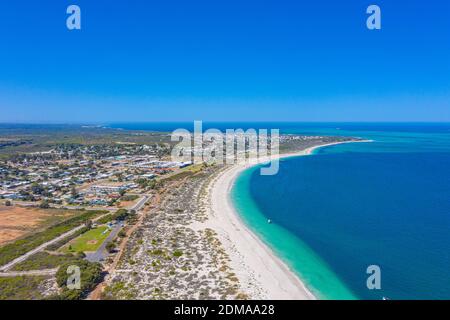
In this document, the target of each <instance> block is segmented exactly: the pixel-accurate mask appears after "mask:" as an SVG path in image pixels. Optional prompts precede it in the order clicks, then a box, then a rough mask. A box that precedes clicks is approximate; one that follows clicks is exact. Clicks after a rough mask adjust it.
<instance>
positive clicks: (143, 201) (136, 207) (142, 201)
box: [129, 195, 150, 212]
mask: <svg viewBox="0 0 450 320" xmlns="http://www.w3.org/2000/svg"><path fill="white" fill-rule="evenodd" d="M149 198H150V197H149V196H148V195H144V196H143V197H142V198H141V199H139V201H138V202H136V203H135V204H134V205H133V206H132V207H130V209H129V210H135V211H136V212H138V211H139V210H141V209H142V208H143V207H144V205H145V204H146V203H147V201H148V199H149Z"/></svg>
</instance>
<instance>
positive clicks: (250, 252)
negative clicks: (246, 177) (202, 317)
mask: <svg viewBox="0 0 450 320" xmlns="http://www.w3.org/2000/svg"><path fill="white" fill-rule="evenodd" d="M338 143H340V142H337V143H330V144H325V145H320V146H315V147H311V148H308V149H305V150H303V151H301V152H298V153H293V154H282V155H278V156H275V157H273V158H272V159H275V158H285V157H290V156H300V155H308V154H311V153H312V152H313V150H315V149H317V148H320V147H324V146H328V145H334V144H338ZM344 143H345V142H344ZM267 160H268V159H265V161H260V163H262V162H267ZM254 165H255V164H235V165H233V166H231V167H229V168H227V169H225V170H224V171H222V172H221V173H220V174H219V175H218V177H216V178H215V179H214V180H213V181H212V182H211V184H210V185H209V188H208V197H209V201H210V203H209V205H208V206H207V207H208V208H209V209H210V212H209V220H208V221H207V224H208V227H210V228H212V229H214V230H216V231H217V233H218V236H219V239H220V240H221V242H222V244H223V246H224V247H225V250H226V251H227V252H228V254H229V256H230V259H231V266H232V268H233V271H234V272H235V273H236V275H237V277H238V279H239V281H240V283H241V285H242V289H243V290H244V291H245V293H247V294H248V295H249V298H250V299H274V300H278V299H286V300H294V299H295V300H297V299H298V300H311V299H316V297H315V296H314V295H313V294H312V293H311V292H310V291H309V290H308V288H307V287H306V286H305V285H304V284H303V282H302V281H301V279H299V277H298V276H297V275H296V274H294V273H293V272H292V271H291V270H290V269H289V267H288V266H287V265H286V264H285V263H284V262H283V261H281V260H280V259H279V258H278V257H277V256H276V255H275V254H274V253H273V252H272V250H271V249H270V248H268V247H267V245H265V244H264V243H263V242H262V241H261V240H260V239H259V238H258V237H257V236H256V235H255V234H254V233H253V232H252V231H250V230H249V229H248V228H247V227H246V225H245V224H244V223H243V221H242V220H241V219H240V217H239V216H238V214H237V212H236V211H235V209H234V207H233V205H232V203H231V201H230V196H229V195H230V191H231V188H232V186H233V183H234V181H235V179H236V177H237V176H238V175H239V174H240V173H241V172H242V171H243V170H245V169H247V168H249V167H251V166H254ZM280 170H282V168H280Z"/></svg>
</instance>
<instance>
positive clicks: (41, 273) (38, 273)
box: [0, 268, 58, 277]
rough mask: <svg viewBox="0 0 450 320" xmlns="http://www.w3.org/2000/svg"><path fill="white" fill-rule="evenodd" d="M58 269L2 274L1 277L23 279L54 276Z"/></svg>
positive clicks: (0, 273)
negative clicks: (25, 277) (24, 277)
mask: <svg viewBox="0 0 450 320" xmlns="http://www.w3.org/2000/svg"><path fill="white" fill-rule="evenodd" d="M57 271H58V268H55V269H44V270H30V271H10V272H0V277H21V276H52V275H54V274H56V272H57Z"/></svg>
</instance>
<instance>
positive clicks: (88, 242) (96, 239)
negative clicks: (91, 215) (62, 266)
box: [62, 226, 111, 253]
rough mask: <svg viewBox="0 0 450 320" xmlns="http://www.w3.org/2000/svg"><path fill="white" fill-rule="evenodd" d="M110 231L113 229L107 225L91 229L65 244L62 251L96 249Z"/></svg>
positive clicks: (88, 250)
mask: <svg viewBox="0 0 450 320" xmlns="http://www.w3.org/2000/svg"><path fill="white" fill-rule="evenodd" d="M110 232H111V230H110V229H109V228H108V227H106V226H101V227H98V228H95V229H91V230H89V231H87V232H85V233H83V234H82V235H80V236H79V237H78V238H75V239H73V240H72V241H71V242H69V243H68V244H67V245H65V246H64V248H62V251H63V252H68V253H69V252H90V251H96V250H97V249H98V248H99V247H100V245H101V244H102V243H103V241H105V239H106V238H107V237H108V235H109V233H110Z"/></svg>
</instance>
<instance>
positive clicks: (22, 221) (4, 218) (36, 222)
mask: <svg viewBox="0 0 450 320" xmlns="http://www.w3.org/2000/svg"><path fill="white" fill-rule="evenodd" d="M76 214H79V212H77V211H73V210H58V209H38V208H24V207H18V206H14V207H7V206H0V246H2V245H4V244H7V243H9V242H12V241H14V240H17V239H19V238H21V237H24V236H27V235H29V234H31V233H33V232H37V231H39V230H43V229H45V228H47V227H49V226H51V225H53V224H56V223H59V222H61V221H63V220H65V219H68V218H70V217H73V216H74V215H76Z"/></svg>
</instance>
